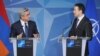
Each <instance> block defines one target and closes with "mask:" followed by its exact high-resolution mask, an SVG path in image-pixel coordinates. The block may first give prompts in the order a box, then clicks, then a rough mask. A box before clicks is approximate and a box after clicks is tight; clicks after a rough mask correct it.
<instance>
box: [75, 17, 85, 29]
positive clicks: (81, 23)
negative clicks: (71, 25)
mask: <svg viewBox="0 0 100 56" xmlns="http://www.w3.org/2000/svg"><path fill="white" fill-rule="evenodd" d="M84 19H85V16H84V17H83V19H82V20H81V21H80V23H79V25H78V26H77V27H76V29H79V28H80V27H81V26H82V25H83V24H84V23H83V22H84Z"/></svg>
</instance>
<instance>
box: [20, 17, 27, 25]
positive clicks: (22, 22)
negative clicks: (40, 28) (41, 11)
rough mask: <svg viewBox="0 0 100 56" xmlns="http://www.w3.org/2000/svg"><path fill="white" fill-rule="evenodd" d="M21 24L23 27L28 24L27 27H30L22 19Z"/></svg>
mask: <svg viewBox="0 0 100 56" xmlns="http://www.w3.org/2000/svg"><path fill="white" fill-rule="evenodd" d="M20 22H21V25H22V26H25V23H26V24H27V26H28V22H24V21H23V20H22V19H20Z"/></svg>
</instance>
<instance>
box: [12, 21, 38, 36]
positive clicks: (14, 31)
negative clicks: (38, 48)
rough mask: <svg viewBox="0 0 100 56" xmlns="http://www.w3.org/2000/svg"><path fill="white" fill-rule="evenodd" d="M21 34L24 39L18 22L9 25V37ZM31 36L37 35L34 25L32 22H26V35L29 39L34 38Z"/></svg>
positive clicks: (21, 27)
mask: <svg viewBox="0 0 100 56" xmlns="http://www.w3.org/2000/svg"><path fill="white" fill-rule="evenodd" d="M21 33H23V37H26V36H25V33H24V30H23V26H22V25H21V22H20V20H19V21H17V22H15V23H14V24H12V25H11V32H10V37H17V35H19V34H21ZM33 34H38V30H37V26H36V23H35V22H34V21H28V35H29V37H34V36H33Z"/></svg>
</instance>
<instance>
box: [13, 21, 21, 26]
mask: <svg viewBox="0 0 100 56" xmlns="http://www.w3.org/2000/svg"><path fill="white" fill-rule="evenodd" d="M19 23H20V20H18V21H16V22H15V23H13V24H12V25H11V26H14V25H18V24H19Z"/></svg>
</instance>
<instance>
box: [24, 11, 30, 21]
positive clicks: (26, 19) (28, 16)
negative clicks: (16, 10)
mask: <svg viewBox="0 0 100 56" xmlns="http://www.w3.org/2000/svg"><path fill="white" fill-rule="evenodd" d="M24 13H25V14H24V15H23V16H22V20H24V21H29V18H30V12H29V11H26V12H24Z"/></svg>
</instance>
